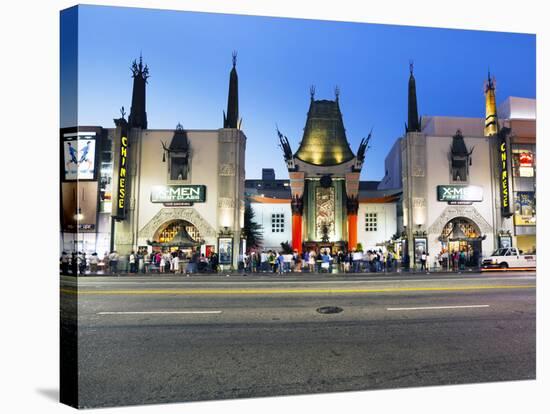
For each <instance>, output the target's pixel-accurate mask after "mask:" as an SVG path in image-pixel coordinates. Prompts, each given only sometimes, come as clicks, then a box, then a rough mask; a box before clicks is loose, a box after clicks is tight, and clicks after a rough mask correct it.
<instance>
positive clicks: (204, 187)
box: [64, 54, 246, 267]
mask: <svg viewBox="0 0 550 414" xmlns="http://www.w3.org/2000/svg"><path fill="white" fill-rule="evenodd" d="M132 75H133V93H132V105H131V110H130V114H129V116H128V119H127V120H126V118H125V113H124V111H123V110H122V111H121V112H122V116H121V117H120V118H119V119H116V120H115V124H116V128H110V129H105V130H102V131H104V132H102V133H104V134H106V135H107V136H108V138H109V139H108V140H105V141H106V142H109V143H111V146H110V148H111V153H110V154H109V157H108V158H109V159H110V160H111V163H110V165H107V164H106V165H105V168H103V169H102V174H103V173H104V172H105V171H108V172H109V174H108V175H109V177H104V179H103V178H101V180H100V181H105V182H106V183H107V184H108V185H107V184H106V186H107V187H108V188H107V191H108V198H109V206H108V207H109V208H108V210H109V212H110V218H111V220H110V221H111V226H110V229H109V230H108V234H110V246H105V245H104V244H102V245H101V246H100V245H97V244H95V245H93V244H89V245H88V246H87V249H86V250H87V252H93V251H97V252H98V253H99V254H103V253H104V251H107V250H117V251H118V253H120V254H121V255H127V254H128V253H130V252H131V251H138V250H142V251H145V250H147V251H149V252H150V251H155V250H172V251H173V250H183V251H184V252H188V253H191V252H192V251H197V252H200V253H204V254H206V255H209V253H210V252H214V251H215V252H217V253H218V256H219V261H220V264H221V265H226V266H228V267H229V266H235V267H236V266H237V261H238V255H239V252H240V251H241V250H242V249H243V248H244V244H243V242H242V237H241V231H242V227H243V225H244V174H245V170H244V168H245V147H246V136H245V134H244V133H243V131H242V130H241V129H240V118H239V106H238V105H239V103H238V77H237V71H236V54H234V56H233V68H232V69H231V72H230V77H229V94H228V104H227V112H224V123H223V128H219V129H211V130H194V129H185V128H184V127H183V126H182V125H181V124H178V125H177V126H176V128H175V129H174V130H167V129H149V128H148V124H147V113H146V110H145V108H146V106H145V103H146V100H145V98H146V85H147V83H148V81H147V80H148V77H149V69H148V67H147V66H146V65H143V63H142V61H141V58H140V61H139V62H134V64H133V66H132ZM91 132H93V131H91ZM88 135H89V134H88ZM69 138H71V137H67V138H66V140H67V139H69ZM86 139H89V137H86ZM67 151H68V150H67ZM68 159H70V157H69V158H68ZM98 162H100V161H98ZM98 165H99V164H98ZM69 167H71V165H70V163H69ZM94 177H99V175H98V174H96V175H95V176H94ZM98 179H99V178H98ZM66 187H67V188H68V192H70V191H69V190H70V188H69V187H70V183H69V184H67V185H66ZM96 187H97V183H96ZM64 197H65V195H64ZM97 197H98V196H97V194H96V198H95V199H94V200H97ZM73 198H74V197H73ZM106 209H107V207H106V208H105V209H102V211H103V210H106ZM73 210H75V211H76V209H74V208H73ZM90 211H91V210H90ZM71 212H72V210H71ZM73 215H74V216H75V219H74V220H76V217H77V216H76V215H75V214H74V213H73ZM71 217H72V216H71ZM74 220H73V221H74ZM69 221H70V220H69ZM71 223H72V222H71ZM77 225H78V224H77V223H73V224H72V226H73V227H74V226H77ZM103 227H104V226H103ZM103 227H102V228H103ZM107 227H109V226H107ZM107 247H109V249H107ZM98 249H102V250H98ZM103 249H105V250H103Z"/></svg>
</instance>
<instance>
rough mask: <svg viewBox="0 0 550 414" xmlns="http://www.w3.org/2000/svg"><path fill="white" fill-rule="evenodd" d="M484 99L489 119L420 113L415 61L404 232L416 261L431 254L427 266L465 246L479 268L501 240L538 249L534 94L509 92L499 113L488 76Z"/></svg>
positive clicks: (404, 154)
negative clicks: (522, 95) (525, 95)
mask: <svg viewBox="0 0 550 414" xmlns="http://www.w3.org/2000/svg"><path fill="white" fill-rule="evenodd" d="M485 103H486V105H485V108H486V117H485V119H481V118H460V117H444V116H424V117H422V119H420V118H419V117H418V111H417V103H416V82H415V78H414V75H413V68H412V65H411V68H410V77H409V110H408V123H407V125H406V133H405V135H404V136H403V137H402V138H401V139H400V147H401V156H400V158H401V172H400V173H401V178H402V180H401V181H402V186H403V205H402V208H403V232H402V233H403V240H404V243H405V244H406V245H407V246H406V251H407V252H408V254H409V257H410V261H411V262H410V263H411V265H414V263H416V264H417V265H418V262H419V258H420V255H421V254H422V252H427V253H429V255H430V256H429V257H430V266H431V265H433V262H434V261H435V258H436V257H437V255H439V254H441V253H453V252H460V251H463V252H464V253H465V254H466V261H467V265H469V266H477V264H478V263H479V260H480V259H481V258H482V257H483V256H487V255H490V254H491V253H492V251H493V250H494V249H495V248H496V247H499V246H506V245H517V246H518V247H519V248H520V249H522V250H524V251H526V252H527V251H532V250H533V249H534V246H535V235H534V234H535V232H534V226H535V189H534V182H535V181H534V177H535V121H534V100H531V99H523V98H509V99H508V100H506V101H505V102H504V103H503V104H502V105H501V109H499V111H498V112H499V113H500V116H499V117H498V118H497V106H496V96H495V82H494V79H493V78H491V77H490V76H489V78H488V80H487V82H486V85H485ZM519 106H521V107H522V109H521V110H520V109H519ZM514 108H515V109H516V111H515V112H514ZM516 116H517V118H515V117H516ZM386 179H388V178H387V177H386Z"/></svg>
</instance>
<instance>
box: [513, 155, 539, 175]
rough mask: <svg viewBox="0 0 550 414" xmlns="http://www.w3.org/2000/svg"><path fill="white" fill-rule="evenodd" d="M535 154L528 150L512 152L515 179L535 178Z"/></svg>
mask: <svg viewBox="0 0 550 414" xmlns="http://www.w3.org/2000/svg"><path fill="white" fill-rule="evenodd" d="M534 167H535V154H533V152H531V151H529V150H526V149H514V150H513V151H512V170H513V172H514V176H515V177H534V175H535V168H534Z"/></svg>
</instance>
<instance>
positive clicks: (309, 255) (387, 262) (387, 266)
mask: <svg viewBox="0 0 550 414" xmlns="http://www.w3.org/2000/svg"><path fill="white" fill-rule="evenodd" d="M474 259H475V258H470V261H471V260H474ZM477 260H479V258H478V259H477ZM467 264H468V258H467V256H466V254H465V252H464V251H454V252H452V253H449V252H447V251H442V252H441V253H439V254H438V255H436V257H435V260H434V263H433V264H432V266H430V257H429V255H428V253H426V252H422V253H421V254H420V255H419V256H418V263H417V265H416V266H415V269H416V270H419V271H421V272H426V273H429V270H430V268H431V269H433V270H450V271H451V270H452V271H455V272H461V271H463V270H465V268H466V266H467ZM60 267H61V273H62V274H73V275H75V274H82V275H83V274H121V273H130V274H132V273H174V274H187V275H190V274H193V273H218V272H219V271H220V266H219V257H218V255H217V253H216V252H210V253H209V254H208V256H206V255H205V254H204V253H200V252H199V251H190V252H189V251H185V252H184V251H183V250H177V251H172V252H170V251H167V250H164V251H153V252H147V250H146V249H140V250H138V251H137V252H134V251H132V252H131V253H130V254H129V255H122V256H121V255H119V253H118V252H117V251H112V252H110V253H108V252H105V254H104V255H103V257H101V258H100V257H99V255H98V254H97V253H92V254H90V255H86V253H84V252H73V253H67V252H63V253H62V255H61V258H60ZM410 268H411V263H410V258H409V256H408V255H407V254H405V255H403V256H402V257H400V258H399V257H397V255H396V254H395V253H393V252H391V251H383V250H382V249H378V250H376V249H370V250H367V251H366V252H363V251H361V250H352V251H350V252H343V251H338V252H336V253H331V252H330V250H329V249H320V250H319V251H316V250H309V251H304V252H303V253H302V254H298V252H297V251H293V252H289V251H286V252H284V251H276V250H253V251H250V252H248V253H245V254H242V255H240V256H239V265H238V271H239V272H241V273H277V274H284V273H291V272H292V273H295V272H302V273H365V272H369V273H376V272H396V271H409V270H410Z"/></svg>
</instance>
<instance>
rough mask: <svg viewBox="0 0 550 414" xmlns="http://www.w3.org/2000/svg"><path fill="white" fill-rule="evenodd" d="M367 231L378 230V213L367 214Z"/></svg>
mask: <svg viewBox="0 0 550 414" xmlns="http://www.w3.org/2000/svg"><path fill="white" fill-rule="evenodd" d="M365 231H378V213H366V214H365Z"/></svg>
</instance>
